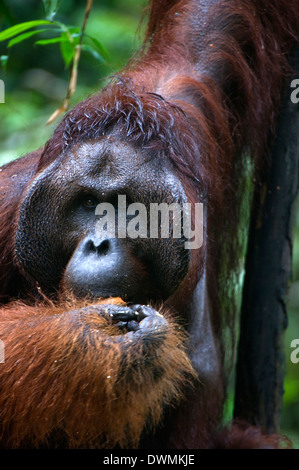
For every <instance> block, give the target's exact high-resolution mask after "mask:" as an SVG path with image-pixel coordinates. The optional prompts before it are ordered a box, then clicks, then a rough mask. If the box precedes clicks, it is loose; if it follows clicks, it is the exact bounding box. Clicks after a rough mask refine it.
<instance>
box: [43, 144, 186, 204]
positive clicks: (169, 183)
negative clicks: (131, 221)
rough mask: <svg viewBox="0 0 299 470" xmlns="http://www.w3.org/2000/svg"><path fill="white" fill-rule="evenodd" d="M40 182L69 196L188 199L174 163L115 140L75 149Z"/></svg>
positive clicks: (62, 158)
mask: <svg viewBox="0 0 299 470" xmlns="http://www.w3.org/2000/svg"><path fill="white" fill-rule="evenodd" d="M39 181H40V183H42V184H46V185H47V187H54V188H55V191H56V190H57V188H59V191H62V190H64V191H67V192H70V191H74V190H76V188H83V189H86V190H87V189H88V188H94V190H96V191H106V192H107V191H110V192H111V191H114V192H118V193H121V191H124V190H127V191H129V192H130V193H134V195H135V196H136V197H137V198H139V199H140V198H142V193H144V192H147V193H149V192H150V193H151V196H152V197H153V198H154V199H157V200H162V199H164V198H165V201H167V200H178V201H181V200H185V199H186V195H185V191H184V187H183V185H182V183H181V181H180V178H179V177H178V175H177V171H176V169H175V168H174V165H173V164H172V162H171V161H168V160H167V158H166V157H165V158H164V156H163V155H161V154H158V153H157V152H155V151H153V150H147V149H142V148H139V147H137V146H136V145H134V144H131V143H128V142H122V141H120V140H117V139H115V138H114V137H112V136H111V137H109V136H106V137H104V138H102V139H98V140H89V141H86V142H82V143H80V144H75V145H73V146H72V148H70V149H69V150H68V151H67V152H65V153H63V154H62V155H61V157H60V158H59V159H58V160H57V161H56V162H54V163H53V164H51V165H50V166H49V167H48V168H47V169H46V170H44V172H43V173H42V174H41V175H40V178H39ZM63 188H64V189H63ZM147 198H148V196H147Z"/></svg>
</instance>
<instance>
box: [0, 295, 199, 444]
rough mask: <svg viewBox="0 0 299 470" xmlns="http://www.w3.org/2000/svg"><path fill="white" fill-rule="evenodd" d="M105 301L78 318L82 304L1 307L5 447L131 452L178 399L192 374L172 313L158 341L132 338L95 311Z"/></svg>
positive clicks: (0, 410)
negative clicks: (166, 327) (91, 448)
mask: <svg viewBox="0 0 299 470" xmlns="http://www.w3.org/2000/svg"><path fill="white" fill-rule="evenodd" d="M103 303H104V304H107V299H106V300H105V301H103V302H99V303H96V304H93V305H92V306H89V307H87V308H88V310H87V311H86V310H85V311H84V313H83V314H82V310H80V311H79V310H78V309H82V308H83V307H84V302H79V303H76V304H73V305H72V309H70V307H71V305H70V303H68V304H67V305H61V304H60V305H59V307H54V306H53V305H39V306H32V307H28V306H27V305H22V304H20V303H15V304H10V305H9V306H8V307H7V308H4V309H2V310H1V314H0V337H1V338H2V341H4V344H5V363H4V364H1V365H0V422H1V424H0V430H1V433H0V436H1V440H2V444H3V445H4V446H5V447H6V446H8V447H13V448H17V447H27V446H29V447H39V446H41V445H42V446H44V445H47V444H49V445H51V446H52V447H53V446H54V447H55V446H56V445H61V443H63V445H67V446H68V447H71V448H72V447H75V448H78V447H79V448H80V447H98V446H100V447H104V448H111V447H113V446H115V445H119V446H120V447H137V446H138V443H139V439H140V436H141V433H142V431H143V429H144V428H145V426H148V427H149V428H154V427H155V426H156V424H157V423H158V422H159V420H160V418H161V416H162V413H163V406H164V405H167V404H168V405H171V404H172V405H173V404H175V403H176V402H177V400H178V399H179V398H180V393H181V388H182V386H183V385H186V381H187V380H188V377H189V379H190V378H191V377H192V375H193V370H192V367H191V364H190V361H189V359H188V357H187V355H186V353H185V351H184V345H183V343H184V341H183V339H184V338H183V336H182V334H181V332H180V331H179V330H178V328H177V327H176V326H175V324H174V322H173V320H172V318H171V316H169V314H168V315H166V316H167V318H168V321H169V325H170V326H169V331H167V333H166V335H165V340H164V341H161V342H160V341H159V339H158V340H157V341H154V340H152V339H151V340H150V341H146V340H142V339H140V338H137V339H134V335H135V333H134V334H133V335H131V336H130V335H123V334H121V333H120V332H119V330H118V329H117V327H116V326H113V325H112V324H111V321H109V318H107V317H106V316H105V315H102V314H100V315H99V314H98V313H95V312H94V310H93V308H94V307H95V308H96V309H97V311H98V312H100V313H103V310H101V305H103ZM111 303H117V304H124V302H122V301H121V300H120V299H114V300H111ZM157 338H158V334H157ZM7 430H9V433H7ZM53 436H55V437H53ZM65 442H67V444H65Z"/></svg>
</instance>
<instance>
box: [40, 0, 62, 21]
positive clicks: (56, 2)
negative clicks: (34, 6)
mask: <svg viewBox="0 0 299 470" xmlns="http://www.w3.org/2000/svg"><path fill="white" fill-rule="evenodd" d="M60 3H61V0H43V4H44V9H45V13H46V18H47V20H49V21H52V20H53V18H54V17H55V15H56V13H57V11H58V9H59V7H60Z"/></svg>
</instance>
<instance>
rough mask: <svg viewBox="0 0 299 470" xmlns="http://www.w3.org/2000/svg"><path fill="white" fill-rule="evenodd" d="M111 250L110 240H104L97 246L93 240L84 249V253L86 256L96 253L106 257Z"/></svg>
mask: <svg viewBox="0 0 299 470" xmlns="http://www.w3.org/2000/svg"><path fill="white" fill-rule="evenodd" d="M109 249H110V243H109V240H103V241H101V242H100V243H97V244H95V243H94V241H93V240H88V242H87V243H86V245H85V248H84V253H85V254H86V255H88V254H90V253H96V254H97V255H100V256H105V255H107V254H108V251H109Z"/></svg>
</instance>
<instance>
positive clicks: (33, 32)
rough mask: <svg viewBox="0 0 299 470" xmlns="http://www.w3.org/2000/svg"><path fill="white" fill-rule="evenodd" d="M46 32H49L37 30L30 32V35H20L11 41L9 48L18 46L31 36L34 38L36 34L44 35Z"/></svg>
mask: <svg viewBox="0 0 299 470" xmlns="http://www.w3.org/2000/svg"><path fill="white" fill-rule="evenodd" d="M45 31H47V30H46V29H36V30H34V31H29V32H28V33H23V34H20V35H19V36H17V37H16V38H14V39H11V40H10V41H9V43H8V44H7V47H11V46H14V45H15V44H18V43H19V42H22V41H24V40H25V39H28V38H30V37H31V36H34V35H35V34H39V33H44V32H45Z"/></svg>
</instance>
